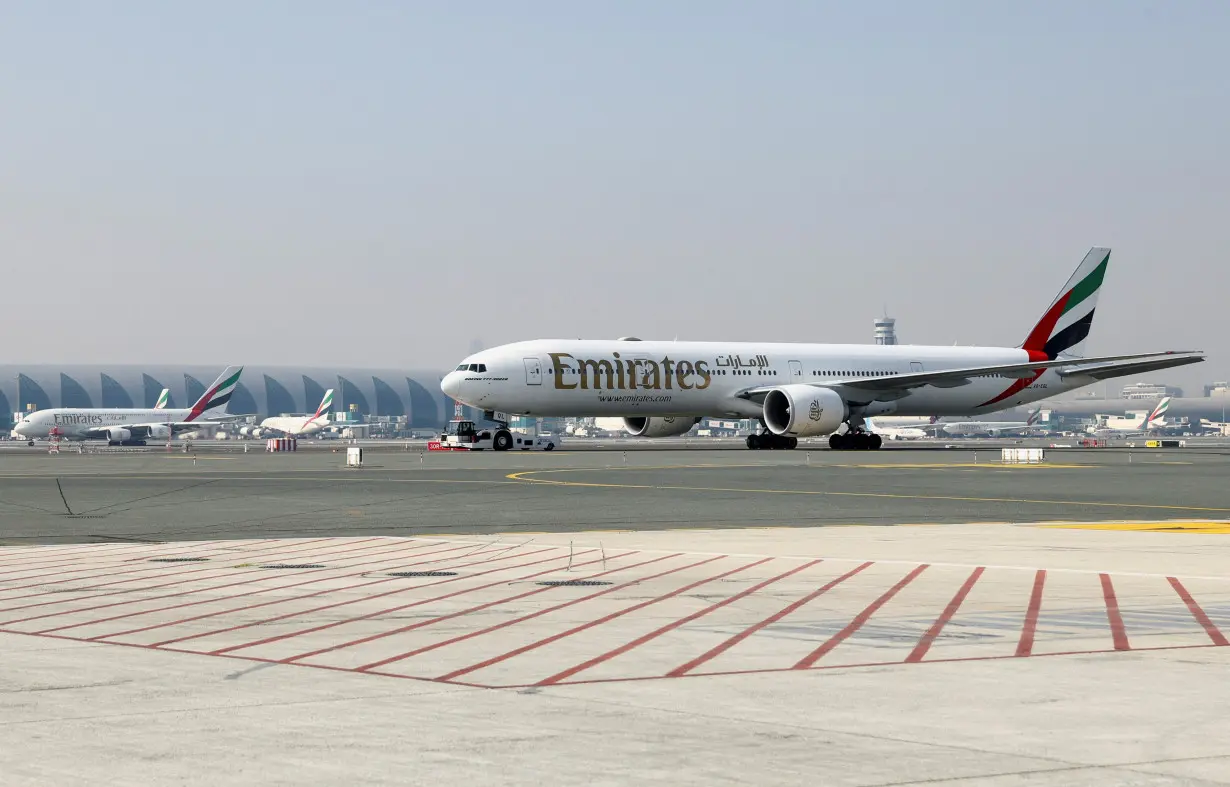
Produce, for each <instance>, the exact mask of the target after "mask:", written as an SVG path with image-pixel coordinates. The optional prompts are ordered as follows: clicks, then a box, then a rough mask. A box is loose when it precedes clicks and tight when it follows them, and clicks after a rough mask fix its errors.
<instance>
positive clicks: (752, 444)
mask: <svg viewBox="0 0 1230 787" xmlns="http://www.w3.org/2000/svg"><path fill="white" fill-rule="evenodd" d="M747 447H748V448H750V449H751V450H753V451H755V450H756V449H758V448H760V436H759V435H754V434H749V435H748V436H747Z"/></svg>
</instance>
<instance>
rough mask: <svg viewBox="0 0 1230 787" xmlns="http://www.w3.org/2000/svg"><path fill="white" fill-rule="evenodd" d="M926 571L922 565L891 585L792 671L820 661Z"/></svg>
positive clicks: (800, 660)
mask: <svg viewBox="0 0 1230 787" xmlns="http://www.w3.org/2000/svg"><path fill="white" fill-rule="evenodd" d="M926 570H927V564H926V563H924V564H922V565H920V566H918V567H917V568H915V569H914V570H913V571H911V572H910V573H908V574H906V575H905V576H904V577H902V578H901V579H900V580H898V582H897V584H895V585H893V586H892V587H891V588H889V589H888V590H886V591H884V594H883V595H881V596H880V597H879V598H877V599H876V600H875V601H873V602H871V603H870V604H868V605H867V608H866V609H864V610H863V611H862V612H860V613H858V614H857V615H855V616H854V620H851V621H850V623H849V624H848V625H847V626H846V627H845V628H843V629H842V630H841V631H839V632H837V633H836V634H834V635H833V636H832V637H830V638H829V639H828V640H827V641H826V642H825V643H824V644H823V645H821V646H820V647H818V648H816V649H815V650H813V651H812V652H811V653H808V654H807V655H806V656H804V657H803V658H801V659H799V661H798V663H797V664H795V665H794V667H793V669H807V668H808V667H810V666H812V665H813V664H815V663H816V662H817V661H819V660H820V659H822V658H824V655H825V654H826V653H829V652H831V651H832V650H833V649H834V648H836V647H837V646H838V645H840V644H841V643H843V642H845V641H846V639H847V638H848V637H849V636H850V635H851V634H853V633H854V632H856V631H858V630H859V629H860V628H862V627H863V626H864V625H865V624H866V623H867V621H868V620H870V619H871V616H872V615H874V614H875V613H876V610H878V609H879V608H880V607H882V606H884V605H885V604H887V603H888V602H889V601H890V600H892V597H893V596H895V595H897V594H898V593H899V592H901V589H902V588H904V587H905V586H906V585H908V584H910V583H911V582H913V581H914V580H915V579H916V578H917V577H918V575H919V574H921V573H922V572H924V571H926Z"/></svg>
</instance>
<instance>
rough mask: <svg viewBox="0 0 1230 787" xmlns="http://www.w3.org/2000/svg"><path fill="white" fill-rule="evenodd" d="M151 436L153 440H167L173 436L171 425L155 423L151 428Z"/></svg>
mask: <svg viewBox="0 0 1230 787" xmlns="http://www.w3.org/2000/svg"><path fill="white" fill-rule="evenodd" d="M149 436H150V439H153V440H166V439H167V438H169V437H170V436H171V427H169V426H164V425H162V424H154V425H153V426H151V427H150V428H149Z"/></svg>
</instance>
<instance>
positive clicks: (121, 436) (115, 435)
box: [107, 426, 132, 443]
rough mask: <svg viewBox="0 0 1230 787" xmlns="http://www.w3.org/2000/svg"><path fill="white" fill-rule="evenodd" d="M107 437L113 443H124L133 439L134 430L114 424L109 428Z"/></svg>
mask: <svg viewBox="0 0 1230 787" xmlns="http://www.w3.org/2000/svg"><path fill="white" fill-rule="evenodd" d="M107 439H108V440H110V441H111V442H113V443H123V442H125V441H128V440H131V439H132V430H130V429H121V428H119V427H117V426H113V427H111V428H110V429H108V430H107Z"/></svg>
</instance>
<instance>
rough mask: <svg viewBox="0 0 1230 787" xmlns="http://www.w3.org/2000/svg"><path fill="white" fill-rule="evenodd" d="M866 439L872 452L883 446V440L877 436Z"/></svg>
mask: <svg viewBox="0 0 1230 787" xmlns="http://www.w3.org/2000/svg"><path fill="white" fill-rule="evenodd" d="M868 439H869V442H870V446H869V448H871V450H872V451H879V450H880V446H881V445H883V444H884V439H883V438H882V437H880V436H879V435H878V434H873V435H870V437H869V438H868Z"/></svg>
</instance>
